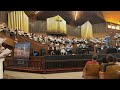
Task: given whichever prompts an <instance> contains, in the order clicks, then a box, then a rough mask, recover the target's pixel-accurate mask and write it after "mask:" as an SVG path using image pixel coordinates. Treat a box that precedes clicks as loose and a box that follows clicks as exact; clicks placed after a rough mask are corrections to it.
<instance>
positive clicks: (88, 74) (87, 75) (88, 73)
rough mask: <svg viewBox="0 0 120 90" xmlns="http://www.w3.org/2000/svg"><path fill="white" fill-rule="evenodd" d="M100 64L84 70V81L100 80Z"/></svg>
mask: <svg viewBox="0 0 120 90" xmlns="http://www.w3.org/2000/svg"><path fill="white" fill-rule="evenodd" d="M99 67H100V66H99V64H89V65H87V67H86V70H83V74H84V79H99Z"/></svg>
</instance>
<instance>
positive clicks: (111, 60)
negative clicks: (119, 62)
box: [103, 54, 115, 72]
mask: <svg viewBox="0 0 120 90" xmlns="http://www.w3.org/2000/svg"><path fill="white" fill-rule="evenodd" d="M106 60H107V61H108V63H106V64H105V65H104V66H103V72H105V71H106V68H107V66H110V65H115V63H114V56H113V55H112V54H109V55H107V57H106Z"/></svg>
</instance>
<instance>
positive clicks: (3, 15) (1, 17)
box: [0, 11, 8, 24]
mask: <svg viewBox="0 0 120 90" xmlns="http://www.w3.org/2000/svg"><path fill="white" fill-rule="evenodd" d="M7 14H8V11H0V22H3V23H6V24H7Z"/></svg>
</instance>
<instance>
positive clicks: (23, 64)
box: [4, 60, 44, 70]
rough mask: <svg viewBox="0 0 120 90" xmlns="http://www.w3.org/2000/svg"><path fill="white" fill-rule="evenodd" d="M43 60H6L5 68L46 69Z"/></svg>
mask: <svg viewBox="0 0 120 90" xmlns="http://www.w3.org/2000/svg"><path fill="white" fill-rule="evenodd" d="M43 65H44V64H43V62H42V61H38V60H37V61H33V60H22V61H21V60H5V63H4V68H5V69H8V68H11V69H16V68H21V69H23V70H24V69H30V70H44V66H43Z"/></svg>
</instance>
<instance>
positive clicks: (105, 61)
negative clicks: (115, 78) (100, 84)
mask: <svg viewBox="0 0 120 90" xmlns="http://www.w3.org/2000/svg"><path fill="white" fill-rule="evenodd" d="M107 63H108V61H107V60H106V56H105V57H103V58H102V62H101V64H100V71H103V67H104V65H105V64H107Z"/></svg>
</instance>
